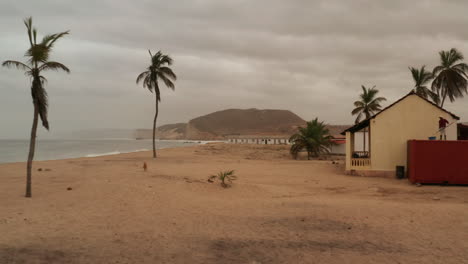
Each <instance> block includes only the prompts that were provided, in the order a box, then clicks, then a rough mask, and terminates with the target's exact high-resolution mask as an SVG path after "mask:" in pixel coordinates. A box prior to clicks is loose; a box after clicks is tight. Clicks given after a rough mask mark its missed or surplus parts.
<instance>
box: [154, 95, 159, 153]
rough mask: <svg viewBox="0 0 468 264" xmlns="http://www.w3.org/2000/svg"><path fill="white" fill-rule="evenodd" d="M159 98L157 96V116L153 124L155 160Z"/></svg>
mask: <svg viewBox="0 0 468 264" xmlns="http://www.w3.org/2000/svg"><path fill="white" fill-rule="evenodd" d="M158 104H159V102H158V97H157V96H156V114H155V115H154V122H153V158H156V120H157V119H158V112H159V108H158Z"/></svg>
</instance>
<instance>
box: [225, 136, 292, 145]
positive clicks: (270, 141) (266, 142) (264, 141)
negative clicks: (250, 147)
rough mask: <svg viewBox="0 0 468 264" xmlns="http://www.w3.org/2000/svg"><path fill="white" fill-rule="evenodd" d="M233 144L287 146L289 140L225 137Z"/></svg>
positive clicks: (269, 137)
mask: <svg viewBox="0 0 468 264" xmlns="http://www.w3.org/2000/svg"><path fill="white" fill-rule="evenodd" d="M225 138H226V140H227V142H228V143H231V144H262V145H287V144H289V138H288V137H286V136H268V135H265V136H262V135H229V136H225Z"/></svg>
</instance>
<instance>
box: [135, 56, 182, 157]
mask: <svg viewBox="0 0 468 264" xmlns="http://www.w3.org/2000/svg"><path fill="white" fill-rule="evenodd" d="M148 52H149V54H150V57H151V64H150V66H148V68H147V69H146V71H144V72H142V73H140V75H138V77H137V79H136V83H137V84H138V83H139V82H140V81H143V88H148V90H149V91H150V92H151V93H152V92H153V91H154V93H155V94H156V114H155V115H154V121H153V158H156V142H155V139H156V120H157V119H158V112H159V108H158V104H159V102H160V101H161V92H160V90H159V80H162V81H163V82H164V84H165V85H166V86H167V87H168V88H170V89H172V90H174V89H175V86H174V82H173V81H175V80H177V76H176V75H175V73H174V72H173V71H172V69H171V68H169V67H168V66H171V65H172V62H173V61H172V58H171V57H169V55H164V54H163V53H162V52H161V51H158V52H157V53H156V54H154V56H153V54H151V51H150V50H148Z"/></svg>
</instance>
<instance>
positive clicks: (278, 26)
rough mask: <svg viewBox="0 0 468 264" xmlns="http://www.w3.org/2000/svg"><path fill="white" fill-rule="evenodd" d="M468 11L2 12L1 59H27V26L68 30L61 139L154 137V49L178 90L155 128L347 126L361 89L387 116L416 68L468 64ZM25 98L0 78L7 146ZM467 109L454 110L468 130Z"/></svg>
mask: <svg viewBox="0 0 468 264" xmlns="http://www.w3.org/2000/svg"><path fill="white" fill-rule="evenodd" d="M467 11H468V1H463V0H446V1H436V0H419V1H407V0H404V1H403V0H393V1H376V0H367V1H364V0H362V1H356V0H355V1H348V0H343V1H332V0H323V1H312V0H290V1H284V0H231V1H227V0H225V1H223V0H191V1H190V0H178V1H167V0H166V1H156V0H148V1H123V0H122V1H120V0H112V1H111V0H108V1H95V0H92V1H90V0H80V1H65V0H41V1H32V0H30V1H22V0H11V1H8V0H0V32H2V34H1V41H0V60H1V61H4V60H6V59H14V60H23V61H24V60H25V58H24V57H23V54H24V51H25V50H26V49H27V48H28V41H27V35H26V29H25V27H24V25H23V22H22V20H23V18H25V17H27V16H33V19H34V20H33V22H34V25H35V26H36V27H37V28H38V31H39V35H40V36H41V38H42V36H43V34H45V33H56V32H60V31H64V30H70V31H71V34H70V35H69V36H67V37H66V38H64V39H62V40H60V41H59V42H57V44H56V46H55V49H54V52H53V54H52V58H51V59H53V60H57V61H60V62H62V63H64V64H65V65H67V66H68V67H69V68H70V69H71V71H72V72H71V74H70V75H66V74H65V73H54V72H50V73H46V76H47V78H48V79H49V83H48V84H47V86H46V89H47V91H48V93H49V99H50V112H49V119H50V124H51V132H52V133H60V132H63V131H71V130H75V129H80V130H87V129H94V128H96V129H100V128H150V127H151V126H152V119H153V114H154V96H153V95H152V94H150V93H149V92H148V91H147V90H144V89H143V88H142V87H140V86H137V85H136V84H135V79H136V77H137V75H138V74H139V73H140V72H142V71H143V70H144V69H145V67H147V66H148V64H149V55H148V51H147V50H148V49H151V50H153V51H157V50H162V51H163V52H164V53H168V54H170V55H171V56H172V57H173V58H174V66H173V69H174V71H175V72H176V73H177V75H178V77H179V79H178V81H177V82H176V91H175V92H172V91H171V90H169V89H166V88H165V87H162V104H161V105H160V117H159V124H167V123H173V122H186V121H188V120H189V119H191V118H194V117H197V116H199V115H204V114H208V113H210V112H213V111H217V110H222V109H227V108H261V109H288V110H291V111H293V112H295V113H296V114H298V115H299V116H301V117H302V118H304V119H307V120H310V119H312V118H315V117H319V118H320V119H322V120H325V121H326V122H327V123H331V124H350V123H352V122H353V120H354V118H353V117H351V115H350V111H351V110H352V108H353V105H352V103H353V101H354V100H355V99H357V96H358V94H359V93H360V92H361V88H360V86H361V84H364V85H366V86H373V85H376V86H377V88H378V89H379V90H380V95H381V96H385V97H387V99H388V100H389V102H388V103H390V102H392V101H394V100H396V99H398V98H399V97H402V96H403V95H405V94H406V93H408V92H409V91H410V89H411V88H412V86H413V81H412V79H411V75H410V73H409V70H408V66H416V67H419V66H420V65H423V64H425V65H427V66H428V67H429V68H430V69H432V68H433V67H434V66H435V65H437V63H438V60H439V58H438V54H437V53H438V51H440V50H442V49H445V50H447V49H450V48H452V47H455V48H457V49H459V50H460V51H462V52H463V53H464V54H465V55H466V56H468V15H467ZM29 86H30V84H29V80H28V79H27V78H26V77H25V76H24V75H23V74H22V73H21V72H19V71H17V70H13V69H7V68H4V67H2V68H1V69H0V91H1V93H0V138H27V137H28V135H29V133H30V127H31V123H32V103H31V96H30V89H29ZM388 103H387V104H388ZM467 104H468V99H460V100H458V101H457V102H456V103H453V104H451V103H448V104H446V108H447V109H448V110H450V111H453V112H454V113H456V114H458V115H459V116H461V118H462V120H468V107H466V106H467ZM44 134H45V130H44V129H43V128H40V135H44Z"/></svg>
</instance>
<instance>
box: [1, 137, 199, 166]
mask: <svg viewBox="0 0 468 264" xmlns="http://www.w3.org/2000/svg"><path fill="white" fill-rule="evenodd" d="M203 143H205V142H203V141H188V140H157V141H156V148H157V149H163V148H175V147H183V146H191V145H197V144H203ZM152 149H153V147H152V140H151V139H150V140H135V139H67V140H65V139H60V140H59V139H38V140H36V152H35V155H34V160H56V159H68V158H79V157H97V156H103V155H113V154H120V153H129V152H137V151H147V150H152ZM28 152H29V140H10V139H0V163H10V162H23V161H27V159H28Z"/></svg>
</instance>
